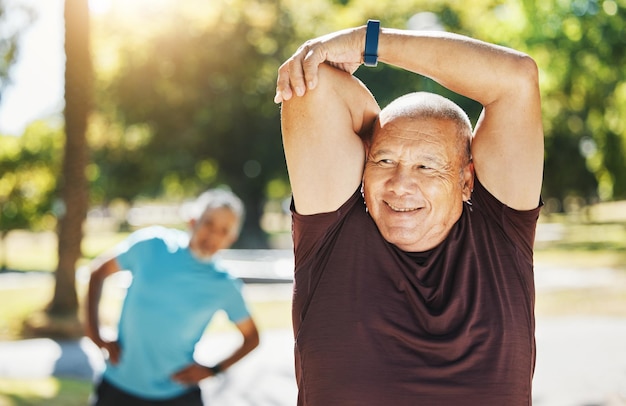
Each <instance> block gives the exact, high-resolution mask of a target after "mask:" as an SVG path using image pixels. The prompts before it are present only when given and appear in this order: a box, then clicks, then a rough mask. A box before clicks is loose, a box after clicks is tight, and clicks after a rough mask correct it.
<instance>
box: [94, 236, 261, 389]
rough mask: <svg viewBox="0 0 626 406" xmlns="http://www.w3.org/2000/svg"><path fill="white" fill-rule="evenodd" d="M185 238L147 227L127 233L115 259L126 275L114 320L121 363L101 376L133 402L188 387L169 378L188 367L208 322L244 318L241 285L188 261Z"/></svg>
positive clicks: (222, 273) (211, 268)
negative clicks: (117, 319)
mask: <svg viewBox="0 0 626 406" xmlns="http://www.w3.org/2000/svg"><path fill="white" fill-rule="evenodd" d="M188 245H189V236H188V234H187V233H185V232H183V231H180V230H174V229H167V228H164V227H149V228H146V229H143V230H139V231H137V232H135V233H133V234H132V235H131V236H130V237H129V238H128V239H127V240H126V241H124V242H123V243H122V244H121V246H120V247H119V248H120V251H121V252H120V253H119V254H118V256H117V261H118V263H119V266H120V268H121V269H124V270H128V271H130V272H131V273H132V276H133V281H132V284H131V286H130V287H129V289H128V292H127V295H126V298H125V300H124V305H123V308H122V314H121V316H120V322H119V333H118V334H119V342H120V346H121V358H120V362H119V363H118V364H117V365H112V364H110V363H107V366H106V370H105V372H104V378H105V379H106V380H108V381H109V382H111V383H112V384H114V385H115V386H117V387H119V388H120V389H122V390H124V391H126V392H129V393H131V394H134V395H136V396H140V397H144V398H150V399H166V398H170V397H174V396H178V395H180V394H181V393H183V392H185V391H186V390H187V389H188V387H186V386H184V385H181V384H179V383H177V382H174V381H173V380H172V379H171V375H172V374H174V373H175V372H177V371H179V370H180V369H182V368H184V367H185V366H187V365H189V364H191V363H192V362H194V359H193V352H194V349H195V345H196V343H197V342H198V341H199V340H200V338H201V337H202V334H203V333H204V331H205V329H206V327H207V325H208V324H209V322H210V321H211V318H212V317H213V315H214V314H215V312H216V311H218V310H224V311H225V312H226V314H227V315H228V318H229V319H230V320H231V321H232V322H234V323H238V322H240V321H243V320H245V319H247V318H248V317H250V313H249V311H248V308H247V307H246V304H245V302H244V299H243V297H242V294H241V286H242V283H241V281H240V280H238V279H235V278H233V277H232V276H231V275H229V274H228V273H227V272H226V271H225V270H224V269H223V268H221V267H220V266H219V265H218V264H216V263H215V262H202V261H199V260H197V259H196V258H194V257H193V256H192V254H191V252H190V250H189V248H188Z"/></svg>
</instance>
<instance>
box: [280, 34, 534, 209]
mask: <svg viewBox="0 0 626 406" xmlns="http://www.w3.org/2000/svg"><path fill="white" fill-rule="evenodd" d="M365 35H366V29H365V27H364V26H363V27H358V28H354V29H349V30H343V31H339V32H336V33H333V34H329V35H326V36H323V37H320V38H317V39H314V40H311V41H307V43H305V44H304V45H303V46H302V47H301V48H300V49H299V51H298V52H297V53H296V54H294V56H293V57H292V58H291V59H290V60H289V61H288V62H287V63H286V64H285V65H283V66H282V67H281V69H280V70H279V77H278V81H277V94H276V101H277V102H279V101H283V100H292V99H298V98H299V97H294V94H295V95H296V96H298V95H302V94H308V92H309V91H310V90H311V89H315V88H316V87H317V86H318V85H319V83H320V82H321V81H320V80H319V77H318V76H319V75H318V68H319V67H320V66H321V65H320V64H323V63H330V64H333V65H335V66H338V67H341V68H342V69H344V70H345V71H347V72H349V73H353V72H354V70H356V68H357V67H358V66H359V65H360V63H362V61H363V51H364V49H365ZM378 56H379V60H380V61H381V62H384V63H388V64H391V65H395V66H398V67H401V68H404V69H406V70H409V71H412V72H416V73H419V74H422V75H424V76H427V77H430V78H432V79H434V80H436V81H437V82H439V83H441V84H442V85H444V86H446V87H447V88H449V89H450V90H453V91H454V92H457V93H459V94H462V95H464V96H467V97H469V98H472V99H474V100H476V101H478V102H479V103H481V104H482V105H483V107H484V110H483V114H482V115H481V118H480V120H479V122H478V124H477V126H476V129H475V131H474V135H475V137H474V141H473V144H472V156H473V159H474V166H475V169H476V175H477V176H478V178H479V179H480V181H481V182H482V183H483V185H485V187H486V188H487V189H488V190H489V191H490V192H491V193H492V194H494V195H495V196H496V197H497V198H498V199H500V201H502V202H503V203H505V204H507V205H509V206H510V207H513V208H515V209H519V210H525V209H531V208H535V207H537V205H538V203H539V194H540V190H541V182H542V172H543V128H542V122H541V102H540V95H539V86H538V71H537V67H536V65H535V62H534V61H533V60H532V59H531V58H530V57H528V56H527V55H525V54H522V53H520V52H517V51H515V50H512V49H509V48H504V47H500V46H496V45H493V44H488V43H485V42H481V41H478V40H474V39H471V38H468V37H465V36H461V35H455V34H451V33H442V32H423V31H422V32H421V31H405V30H397V29H391V28H382V29H381V30H380V31H379V43H378ZM294 65H297V66H294ZM286 66H288V67H289V68H288V69H287V68H286ZM305 90H307V91H306V93H304V92H305Z"/></svg>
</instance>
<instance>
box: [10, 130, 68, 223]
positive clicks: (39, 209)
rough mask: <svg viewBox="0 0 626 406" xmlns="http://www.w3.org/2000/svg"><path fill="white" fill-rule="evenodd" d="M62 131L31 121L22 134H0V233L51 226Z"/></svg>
mask: <svg viewBox="0 0 626 406" xmlns="http://www.w3.org/2000/svg"><path fill="white" fill-rule="evenodd" d="M61 148H62V134H61V132H60V131H59V130H53V129H51V128H49V127H47V126H46V125H45V124H43V123H34V124H32V125H31V126H30V127H28V129H27V130H26V132H25V133H24V135H22V136H21V137H13V136H0V173H1V174H2V176H1V177H0V233H2V234H5V233H7V232H8V231H10V230H14V229H18V228H30V229H34V230H37V229H48V230H49V229H52V228H53V227H54V224H55V223H54V217H53V215H52V209H53V200H54V195H55V192H56V187H57V181H56V179H57V176H58V173H59V165H60V155H61V153H60V151H61Z"/></svg>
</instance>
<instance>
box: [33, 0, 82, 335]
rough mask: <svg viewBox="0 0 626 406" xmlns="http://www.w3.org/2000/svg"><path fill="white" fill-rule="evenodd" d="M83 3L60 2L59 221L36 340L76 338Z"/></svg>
mask: <svg viewBox="0 0 626 406" xmlns="http://www.w3.org/2000/svg"><path fill="white" fill-rule="evenodd" d="M87 1H88V0H65V10H64V16H65V55H66V62H65V111H64V115H65V135H66V140H65V152H64V154H65V155H64V158H63V167H62V173H61V176H62V179H61V199H62V201H63V207H64V210H63V213H61V217H60V220H59V229H58V237H59V239H58V240H59V243H58V244H59V245H58V254H59V262H58V265H57V270H56V275H55V289H54V297H53V298H52V301H51V303H50V304H49V306H48V308H47V311H46V314H45V315H43V316H44V317H39V320H38V321H37V320H35V321H34V322H33V323H30V324H31V326H30V327H31V329H30V331H31V333H33V335H38V336H42V335H45V336H57V337H68V336H76V335H80V334H81V332H82V330H81V329H80V324H79V323H78V298H77V294H76V263H77V261H78V259H79V258H80V256H81V241H82V237H83V223H84V221H85V218H86V215H87V206H88V198H89V193H88V182H87V178H86V176H85V169H86V167H87V161H88V147H87V138H86V131H87V121H88V116H89V113H90V111H91V104H92V81H93V78H92V75H93V74H92V65H91V56H90V51H89V9H88V6H87Z"/></svg>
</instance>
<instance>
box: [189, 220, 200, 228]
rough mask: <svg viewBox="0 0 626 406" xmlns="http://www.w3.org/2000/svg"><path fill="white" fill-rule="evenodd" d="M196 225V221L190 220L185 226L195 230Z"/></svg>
mask: <svg viewBox="0 0 626 406" xmlns="http://www.w3.org/2000/svg"><path fill="white" fill-rule="evenodd" d="M196 223H198V221H197V220H196V219H191V220H189V221H188V222H187V225H189V229H190V230H193V229H194V228H196Z"/></svg>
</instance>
